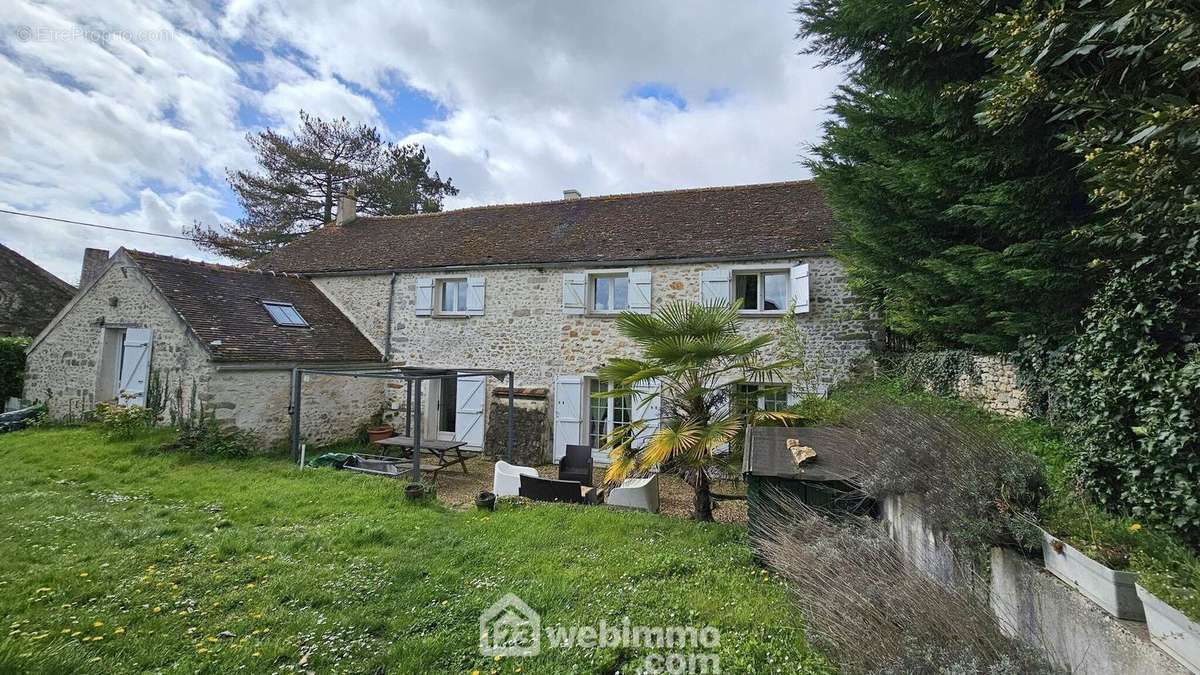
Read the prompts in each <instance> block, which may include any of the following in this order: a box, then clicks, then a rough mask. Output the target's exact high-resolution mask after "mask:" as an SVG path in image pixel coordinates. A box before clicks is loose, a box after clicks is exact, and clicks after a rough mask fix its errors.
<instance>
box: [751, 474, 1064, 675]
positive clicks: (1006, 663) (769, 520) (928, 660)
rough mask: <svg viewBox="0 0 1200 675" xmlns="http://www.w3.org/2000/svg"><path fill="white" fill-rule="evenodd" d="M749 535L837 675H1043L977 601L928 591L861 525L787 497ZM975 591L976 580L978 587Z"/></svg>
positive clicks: (958, 592)
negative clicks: (828, 516) (793, 598)
mask: <svg viewBox="0 0 1200 675" xmlns="http://www.w3.org/2000/svg"><path fill="white" fill-rule="evenodd" d="M772 499H774V500H776V502H777V503H778V504H779V505H780V508H779V509H778V510H775V511H771V512H770V513H768V514H766V515H765V517H764V519H763V521H762V527H761V528H758V529H757V530H756V532H755V535H754V539H753V544H754V546H755V549H756V551H757V552H758V554H759V555H760V556H761V557H762V558H763V559H764V560H765V561H766V562H767V563H768V564H769V565H771V567H773V568H774V569H775V570H776V571H777V572H778V573H779V574H780V575H781V576H782V577H783V578H784V579H785V580H786V581H787V583H788V585H789V587H790V588H791V590H792V592H793V593H794V594H795V596H796V599H797V601H798V604H799V605H800V606H801V607H802V608H803V610H804V617H805V623H806V625H807V626H808V631H809V638H810V639H811V640H812V641H813V642H814V643H816V644H817V645H819V646H820V647H821V648H822V650H823V651H824V653H825V654H826V655H827V656H829V657H830V658H831V659H832V660H833V661H834V662H836V664H837V665H838V667H839V669H840V670H841V672H845V673H956V674H961V675H972V674H978V675H985V674H987V675H992V674H996V675H1000V674H1006V673H1012V674H1014V675H1015V674H1016V673H1048V672H1052V671H1051V669H1050V668H1049V667H1048V666H1047V665H1046V664H1045V663H1043V662H1042V661H1040V660H1039V659H1038V657H1037V656H1035V655H1034V654H1033V652H1032V651H1031V650H1029V649H1027V648H1025V647H1022V646H1020V645H1018V644H1017V643H1016V642H1015V641H1013V640H1011V639H1009V638H1007V637H1005V635H1004V634H1003V632H1002V631H1001V629H1000V626H999V624H998V622H997V620H996V618H995V617H994V616H993V614H992V613H991V610H990V609H989V608H988V606H987V600H986V598H985V597H984V596H982V595H980V594H978V593H976V592H975V591H973V590H972V588H970V587H968V586H967V585H966V584H962V585H951V584H944V583H935V582H934V581H932V580H930V579H929V578H928V577H926V576H924V575H923V574H922V573H921V572H920V571H918V570H917V568H916V566H915V565H912V564H910V563H909V562H906V561H905V560H904V558H903V557H902V555H901V553H900V551H899V549H898V548H897V545H896V543H895V542H894V541H892V539H891V538H890V537H889V536H888V533H887V531H886V529H885V528H884V527H883V526H882V525H880V524H878V523H875V522H874V521H872V520H870V519H869V518H857V517H845V518H842V519H839V520H836V521H835V520H831V519H826V518H825V517H823V515H822V514H820V513H818V512H816V511H814V510H813V509H811V508H809V507H807V506H805V505H804V504H802V503H800V502H799V501H798V500H796V498H795V497H792V496H790V495H788V494H785V493H782V492H777V493H776V494H774V495H772ZM981 583H982V582H981Z"/></svg>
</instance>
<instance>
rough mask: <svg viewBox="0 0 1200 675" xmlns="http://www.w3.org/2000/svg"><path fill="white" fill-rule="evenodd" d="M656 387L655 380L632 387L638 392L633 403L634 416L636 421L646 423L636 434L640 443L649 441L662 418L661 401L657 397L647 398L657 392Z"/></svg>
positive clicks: (645, 381) (656, 382)
mask: <svg viewBox="0 0 1200 675" xmlns="http://www.w3.org/2000/svg"><path fill="white" fill-rule="evenodd" d="M658 386H659V385H658V380H657V379H654V380H643V381H641V382H638V383H637V384H635V385H633V388H634V389H636V390H637V392H638V396H637V399H636V400H634V402H633V408H634V415H635V416H636V417H637V419H639V420H641V421H643V422H645V423H646V426H645V427H643V428H642V431H641V433H639V434H638V440H639V441H641V442H642V443H645V442H646V441H648V440H650V437H651V436H653V435H654V434H655V432H657V431H658V428H659V427H660V426H661V420H660V419H659V418H660V417H661V416H662V409H661V407H660V406H659V403H660V401H661V399H660V397H658V396H655V397H654V398H649V396H650V395H651V394H654V393H657V392H658Z"/></svg>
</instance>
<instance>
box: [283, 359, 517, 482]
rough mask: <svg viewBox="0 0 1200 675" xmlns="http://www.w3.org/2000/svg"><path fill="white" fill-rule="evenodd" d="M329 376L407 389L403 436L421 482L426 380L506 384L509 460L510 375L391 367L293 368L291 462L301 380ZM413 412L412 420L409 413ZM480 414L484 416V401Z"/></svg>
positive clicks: (508, 454)
mask: <svg viewBox="0 0 1200 675" xmlns="http://www.w3.org/2000/svg"><path fill="white" fill-rule="evenodd" d="M306 374H312V375H332V376H335V377H353V378H359V377H366V378H371V379H376V380H400V381H403V382H404V383H405V384H406V385H407V392H406V399H405V400H406V404H405V410H404V415H405V420H404V435H405V436H410V437H412V439H413V449H412V454H413V459H412V472H411V473H412V480H413V481H414V482H419V481H420V480H421V414H420V412H421V388H422V387H421V385H423V384H424V383H425V382H426V381H427V380H448V379H453V380H458V379H459V378H462V377H474V376H477V375H485V376H491V377H494V378H496V379H497V380H501V381H504V380H507V384H508V442H507V448H506V449H505V459H506V460H512V451H513V407H514V404H513V371H511V370H498V369H494V368H429V367H423V366H392V367H388V368H376V369H363V368H293V369H292V404H291V410H290V411H289V412H290V414H291V417H292V434H291V435H292V439H291V440H292V459H293V460H294V461H298V460H299V459H300V414H301V411H300V400H301V389H302V388H303V386H304V376H305V375H306ZM414 382H415V383H417V387H416V396H415V400H414V396H413V383H414ZM414 409H415V410H416V411H417V415H416V416H415V417H414V415H413V411H414ZM481 414H483V415H485V416H486V414H487V401H486V400H485V401H484V409H483V411H482V412H481Z"/></svg>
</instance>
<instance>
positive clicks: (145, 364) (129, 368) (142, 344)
mask: <svg viewBox="0 0 1200 675" xmlns="http://www.w3.org/2000/svg"><path fill="white" fill-rule="evenodd" d="M153 342H154V331H152V330H150V329H149V328H128V329H126V330H125V343H124V345H123V346H122V348H121V374H120V378H119V379H118V382H119V383H120V384H119V385H118V387H117V402H118V403H120V404H121V405H143V406H144V405H146V381H147V379H148V378H149V376H150V352H151V349H152V347H153Z"/></svg>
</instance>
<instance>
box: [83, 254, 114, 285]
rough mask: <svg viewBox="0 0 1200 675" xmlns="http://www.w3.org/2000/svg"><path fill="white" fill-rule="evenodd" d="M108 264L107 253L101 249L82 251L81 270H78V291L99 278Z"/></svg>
mask: <svg viewBox="0 0 1200 675" xmlns="http://www.w3.org/2000/svg"><path fill="white" fill-rule="evenodd" d="M106 264H108V251H106V250H104V249H102V248H85V249H83V268H82V269H80V270H79V290H81V291H82V290H83V289H84V288H87V285H88V284H90V283H92V282H93V281H95V279H96V277H98V276H100V271H101V270H103V269H104V266H105V265H106Z"/></svg>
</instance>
